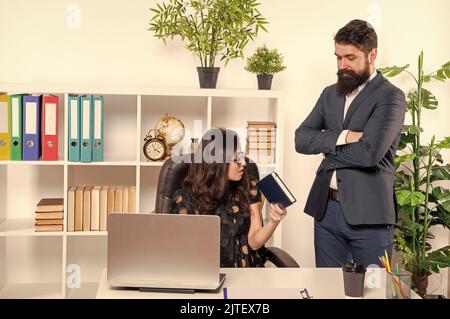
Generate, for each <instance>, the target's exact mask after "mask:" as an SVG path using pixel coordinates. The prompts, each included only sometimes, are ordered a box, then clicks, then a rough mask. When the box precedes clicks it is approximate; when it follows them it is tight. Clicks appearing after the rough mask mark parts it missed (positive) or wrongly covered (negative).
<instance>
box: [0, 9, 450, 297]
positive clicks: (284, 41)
mask: <svg viewBox="0 0 450 319" xmlns="http://www.w3.org/2000/svg"><path fill="white" fill-rule="evenodd" d="M260 2H262V8H261V11H262V13H263V15H264V16H265V17H267V18H268V20H269V22H270V25H269V27H268V28H269V32H270V33H269V34H262V35H261V36H260V37H259V38H258V40H257V41H256V42H255V43H251V44H250V45H249V46H248V47H247V49H246V53H247V55H249V54H250V53H252V51H253V49H254V48H256V46H259V45H261V44H263V43H266V44H267V45H268V46H269V47H275V48H277V49H279V51H281V52H282V53H283V54H284V55H285V63H286V65H287V67H288V68H287V70H286V71H285V72H283V73H280V74H278V75H276V77H275V79H274V85H273V88H274V89H281V90H285V91H286V92H287V96H288V98H287V103H286V105H284V107H285V108H286V113H285V114H287V115H288V116H286V119H285V124H286V131H285V137H286V142H285V154H284V164H285V170H284V171H285V172H286V173H285V179H286V182H287V184H288V185H290V187H291V188H292V189H293V190H294V192H295V194H296V196H297V198H298V203H297V204H296V205H295V206H294V207H292V208H290V209H289V215H288V217H287V220H286V221H285V222H284V224H283V248H285V249H286V250H288V251H289V252H290V253H291V254H292V255H293V256H294V257H295V258H296V259H297V260H299V262H300V263H301V265H302V266H305V267H308V266H313V265H314V253H313V229H312V220H311V218H309V217H307V216H306V215H305V214H303V213H302V211H303V207H304V203H305V200H306V197H307V194H308V191H309V187H310V185H311V183H312V181H313V172H314V171H315V169H316V167H317V165H318V163H319V160H320V157H319V156H304V155H299V154H297V153H296V152H295V150H294V131H295V129H296V128H297V126H298V125H299V124H300V123H301V121H302V120H303V119H304V118H305V117H306V116H307V114H308V113H309V112H310V110H311V108H312V107H313V106H314V104H315V102H316V100H317V98H318V96H319V94H320V92H321V91H322V89H323V88H324V87H325V86H327V85H329V84H332V83H333V82H334V81H335V79H336V76H335V73H336V65H335V57H334V55H333V49H334V47H333V40H332V39H333V35H334V33H335V32H337V30H338V29H339V28H340V27H342V26H343V25H344V24H345V23H347V22H348V21H349V20H351V19H354V18H360V19H365V20H367V19H370V20H371V21H373V22H375V25H376V26H377V27H376V31H377V33H378V39H379V55H378V59H377V63H376V66H378V67H381V66H388V65H393V64H397V65H403V64H406V63H410V64H411V65H412V66H413V69H412V71H414V70H415V68H416V57H417V55H418V54H419V52H420V50H421V49H424V51H425V70H426V71H432V70H435V69H436V68H437V67H439V66H440V65H442V64H443V63H445V62H447V61H448V59H449V58H450V46H449V44H448V41H447V39H448V29H449V22H448V17H447V15H448V12H450V2H449V1H447V0H434V1H426V2H423V1H420V0H414V1H412V0H398V1H395V2H394V1H387V0H380V1H367V0H347V1H332V0H328V1H325V0H323V1H315V2H313V3H310V2H306V1H295V0H289V1H275V0H261V1H260ZM70 4H76V5H77V6H79V8H80V9H81V11H80V13H81V20H80V22H81V23H80V27H79V28H74V29H71V28H69V27H68V24H67V21H68V20H70V17H71V15H72V14H73V9H72V11H71V9H70V8H71V7H69V5H70ZM154 4H155V1H150V0H145V1H144V0H134V1H106V0H95V1H87V0H78V1H76V0H74V1H67V0H41V1H32V0H29V1H25V0H0V39H2V40H1V45H0V81H7V82H37V81H39V82H50V83H53V82H63V83H83V84H100V83H101V84H119V85H137V84H142V85H147V86H149V87H168V86H175V87H198V79H197V73H196V71H195V66H196V65H197V64H196V61H195V60H194V58H193V56H192V55H191V54H190V53H188V52H187V51H186V50H184V49H183V45H182V44H181V43H180V42H169V44H168V46H167V47H164V46H163V44H162V42H160V41H158V40H157V39H156V38H154V37H153V36H152V33H151V32H150V31H147V30H146V29H147V28H148V20H149V17H150V11H149V8H150V7H152V6H153V5H154ZM72 8H73V7H72ZM69 25H70V24H69ZM243 66H244V61H242V60H238V61H233V62H231V63H230V64H229V66H228V67H227V68H223V67H222V68H221V71H220V75H219V81H218V87H219V88H236V87H237V88H255V87H256V79H255V76H254V75H252V74H249V73H248V72H246V71H245V70H244V69H243ZM392 82H393V83H395V84H396V85H398V86H400V87H401V88H402V89H404V90H405V91H407V90H408V89H409V88H412V82H411V81H409V80H408V79H407V78H406V77H399V78H398V79H397V78H396V79H394V80H392ZM427 88H429V89H431V90H432V91H433V92H434V93H435V95H436V97H437V98H438V100H439V102H440V107H439V109H438V110H436V111H433V112H426V114H424V124H423V126H424V128H425V133H424V136H425V137H431V134H432V133H434V134H436V136H437V137H438V138H442V137H444V136H448V135H450V126H448V125H447V124H448V121H449V119H450V90H449V89H448V88H449V82H447V83H434V84H431V85H428V86H427ZM0 89H1V88H0ZM445 158H446V161H447V162H448V161H450V153H449V152H447V153H445ZM298 167H302V169H301V170H299V169H298ZM436 234H437V239H436V240H435V245H436V247H438V246H443V245H444V244H446V243H448V240H449V239H448V236H447V235H446V234H447V233H446V232H445V231H443V230H442V229H438V230H436ZM443 274H444V283H443V284H442V285H441V287H440V289H439V290H438V292H441V293H445V292H446V290H447V288H446V286H447V285H446V284H445V282H447V274H446V272H444V273H443ZM437 284H438V281H436V278H432V280H431V282H430V289H432V288H433V287H435V286H437ZM432 290H433V289H432Z"/></svg>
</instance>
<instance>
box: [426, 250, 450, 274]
mask: <svg viewBox="0 0 450 319" xmlns="http://www.w3.org/2000/svg"><path fill="white" fill-rule="evenodd" d="M427 262H428V264H429V265H430V268H431V270H432V271H434V272H439V268H447V267H450V246H445V247H442V248H440V249H438V250H435V251H433V252H431V253H429V254H428V255H427Z"/></svg>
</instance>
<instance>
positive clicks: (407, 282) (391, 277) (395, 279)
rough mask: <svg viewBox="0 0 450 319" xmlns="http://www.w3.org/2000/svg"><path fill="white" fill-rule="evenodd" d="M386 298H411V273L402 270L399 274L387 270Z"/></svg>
mask: <svg viewBox="0 0 450 319" xmlns="http://www.w3.org/2000/svg"><path fill="white" fill-rule="evenodd" d="M386 298H387V299H410V298H411V273H410V272H408V271H400V272H399V273H398V274H394V273H392V272H386Z"/></svg>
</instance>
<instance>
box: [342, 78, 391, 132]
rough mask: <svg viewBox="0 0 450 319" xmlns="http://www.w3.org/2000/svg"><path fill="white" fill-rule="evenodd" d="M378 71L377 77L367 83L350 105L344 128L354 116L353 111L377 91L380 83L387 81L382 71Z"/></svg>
mask: <svg viewBox="0 0 450 319" xmlns="http://www.w3.org/2000/svg"><path fill="white" fill-rule="evenodd" d="M376 72H378V74H377V76H375V78H374V79H373V80H372V81H370V82H369V83H367V85H366V86H365V87H364V89H363V90H362V91H361V92H359V94H358V95H357V96H356V98H355V99H354V100H353V102H352V103H351V104H350V106H349V107H348V110H347V114H346V115H345V120H344V124H343V129H344V128H347V126H348V123H349V122H350V119H351V118H352V115H353V113H355V111H356V109H357V108H358V106H359V105H360V104H361V103H362V102H363V101H364V100H365V99H367V98H368V97H369V96H370V95H371V94H372V93H373V92H375V91H376V89H378V88H379V87H380V85H381V84H383V82H384V81H385V79H384V77H383V76H382V75H381V73H380V72H379V71H376ZM344 103H345V102H344ZM342 108H344V106H342ZM341 118H342V115H341Z"/></svg>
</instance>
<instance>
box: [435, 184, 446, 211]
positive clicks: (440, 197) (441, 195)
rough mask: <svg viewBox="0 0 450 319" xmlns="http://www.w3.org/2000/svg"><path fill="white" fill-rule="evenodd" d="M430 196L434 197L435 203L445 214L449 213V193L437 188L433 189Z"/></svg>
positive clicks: (439, 187)
mask: <svg viewBox="0 0 450 319" xmlns="http://www.w3.org/2000/svg"><path fill="white" fill-rule="evenodd" d="M432 194H433V196H434V197H436V199H437V202H438V203H439V204H440V205H441V206H442V208H443V209H445V210H446V211H447V212H450V191H449V190H448V189H445V188H443V187H442V186H438V187H435V188H433V192H432Z"/></svg>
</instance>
